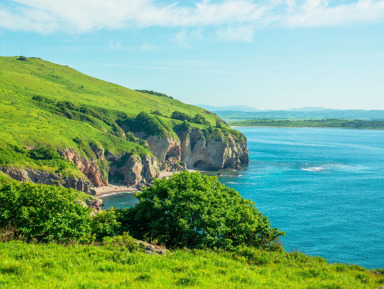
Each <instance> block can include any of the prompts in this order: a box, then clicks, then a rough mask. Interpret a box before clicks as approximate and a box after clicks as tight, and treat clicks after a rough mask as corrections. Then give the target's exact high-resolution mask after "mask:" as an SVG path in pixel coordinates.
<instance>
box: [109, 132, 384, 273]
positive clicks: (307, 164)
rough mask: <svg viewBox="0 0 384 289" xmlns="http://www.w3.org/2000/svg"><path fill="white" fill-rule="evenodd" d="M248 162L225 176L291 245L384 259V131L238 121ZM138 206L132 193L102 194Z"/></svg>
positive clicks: (345, 258) (352, 258)
mask: <svg viewBox="0 0 384 289" xmlns="http://www.w3.org/2000/svg"><path fill="white" fill-rule="evenodd" d="M237 129H238V130H240V131H241V132H243V133H244V134H245V135H246V137H247V139H248V149H249V158H250V162H249V166H248V167H247V168H245V170H243V171H241V172H240V173H238V174H226V175H224V176H222V177H220V181H222V182H223V183H225V184H226V185H227V186H229V187H232V188H234V189H236V190H237V191H238V192H239V193H240V194H241V195H242V196H243V197H245V198H247V199H250V200H252V201H254V202H255V205H256V207H257V208H258V209H259V210H260V211H261V212H262V213H263V214H264V215H266V216H268V217H269V219H270V221H271V225H272V226H273V227H278V228H279V229H280V230H282V231H285V232H286V236H285V237H283V238H282V242H283V245H284V248H285V249H286V250H287V251H293V250H298V251H300V252H302V253H305V254H309V255H312V256H321V257H324V258H326V259H327V261H329V262H340V263H353V264H359V265H361V266H365V267H367V268H380V267H381V268H383V267H384V131H379V130H346V129H321V128H250V127H242V128H237ZM103 200H104V203H105V204H106V205H107V207H109V206H111V205H113V206H115V207H124V206H133V205H134V203H135V202H136V201H137V200H135V199H134V198H132V196H131V195H129V194H117V195H112V196H109V197H106V198H104V199H103Z"/></svg>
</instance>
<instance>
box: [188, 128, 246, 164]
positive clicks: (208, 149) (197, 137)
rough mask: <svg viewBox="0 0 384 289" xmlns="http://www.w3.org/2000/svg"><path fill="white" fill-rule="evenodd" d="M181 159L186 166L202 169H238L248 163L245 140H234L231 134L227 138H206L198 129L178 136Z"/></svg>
mask: <svg viewBox="0 0 384 289" xmlns="http://www.w3.org/2000/svg"><path fill="white" fill-rule="evenodd" d="M180 140H181V148H182V154H181V160H182V161H183V162H185V163H186V164H187V167H188V168H198V169H203V170H220V169H226V168H234V169H239V168H240V165H241V164H248V149H247V141H246V139H245V138H244V140H243V141H238V140H237V141H236V140H235V139H234V138H233V137H232V136H228V137H227V139H226V140H225V139H220V138H218V139H212V140H210V139H208V140H206V139H205V137H204V136H203V134H202V132H201V131H200V130H199V129H192V131H191V133H190V134H184V135H181V136H180Z"/></svg>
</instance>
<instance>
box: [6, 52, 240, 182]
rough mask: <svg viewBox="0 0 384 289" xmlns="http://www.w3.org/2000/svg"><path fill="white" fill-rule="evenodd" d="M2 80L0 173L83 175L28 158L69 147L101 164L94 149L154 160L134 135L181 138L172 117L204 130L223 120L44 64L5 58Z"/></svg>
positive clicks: (60, 163) (177, 122) (36, 60)
mask: <svg viewBox="0 0 384 289" xmlns="http://www.w3.org/2000/svg"><path fill="white" fill-rule="evenodd" d="M20 60H22V61H20ZM0 77H1V81H0V123H1V124H2V127H1V130H0V166H10V167H18V168H31V169H39V170H43V171H49V172H52V173H61V174H63V175H66V176H82V174H81V172H80V171H79V170H78V169H77V168H76V167H74V166H71V165H70V164H69V163H68V162H66V161H65V160H63V159H60V158H58V157H57V156H56V157H55V158H50V159H41V158H36V156H35V157H33V153H29V152H28V151H29V150H31V149H34V148H36V147H37V146H38V145H41V146H42V147H47V148H48V147H51V148H54V149H56V151H60V150H61V151H62V150H64V149H68V148H71V149H73V150H75V151H76V152H77V153H79V154H80V155H81V156H83V157H85V158H87V159H96V155H95V153H94V151H93V150H92V149H91V148H92V147H97V148H100V149H104V151H105V152H107V151H108V152H111V153H113V154H114V155H121V154H124V153H127V152H128V153H130V154H137V155H140V156H143V155H146V154H151V152H150V151H149V148H148V146H147V144H146V142H145V141H144V140H139V139H137V138H135V137H132V135H130V134H129V133H132V132H145V133H146V134H147V135H148V134H155V135H172V136H174V137H175V138H177V134H176V132H175V131H176V130H177V128H178V127H180V125H181V124H182V123H183V121H181V120H177V119H172V118H171V117H170V116H171V115H172V113H173V112H175V111H178V112H180V113H182V114H185V115H189V116H191V117H190V118H191V122H190V125H191V126H192V127H195V128H199V129H209V127H211V126H214V125H215V124H216V122H217V121H220V119H219V118H218V117H217V116H216V115H214V114H212V113H209V112H207V111H205V110H204V109H202V108H199V107H195V106H192V105H187V104H184V103H182V102H180V101H178V100H175V99H173V98H172V97H169V96H167V95H165V94H162V93H158V92H154V91H147V90H141V91H133V90H130V89H128V88H124V87H121V86H118V85H115V84H112V83H108V82H104V81H101V80H98V79H95V78H92V77H90V76H87V75H84V74H81V73H79V72H77V71H75V70H73V69H71V68H70V67H68V66H60V65H56V64H53V63H50V62H48V61H44V60H41V59H39V58H33V57H30V58H28V59H27V58H25V57H22V56H20V57H0ZM220 130H223V132H222V133H221V135H222V136H223V137H227V135H233V136H235V137H237V136H238V135H239V133H238V132H236V131H234V130H232V129H230V128H229V127H227V126H225V127H223V128H220ZM224 130H225V133H224ZM240 137H241V134H240ZM99 166H101V167H103V168H106V167H107V166H108V164H107V163H104V164H99ZM102 171H103V170H102ZM104 175H106V173H105V172H104Z"/></svg>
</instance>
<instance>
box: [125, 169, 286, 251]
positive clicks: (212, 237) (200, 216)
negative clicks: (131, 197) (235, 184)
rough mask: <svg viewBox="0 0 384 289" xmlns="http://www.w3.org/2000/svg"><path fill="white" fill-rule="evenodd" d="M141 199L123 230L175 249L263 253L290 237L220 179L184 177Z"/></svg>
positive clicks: (164, 182) (147, 192)
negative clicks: (259, 250) (242, 247)
mask: <svg viewBox="0 0 384 289" xmlns="http://www.w3.org/2000/svg"><path fill="white" fill-rule="evenodd" d="M137 197H138V199H139V200H140V202H139V203H138V204H136V206H135V207H133V208H132V209H130V210H127V211H125V212H126V215H125V216H124V218H120V219H124V220H125V221H124V222H122V225H123V226H128V228H129V231H130V232H131V233H132V234H133V236H134V237H136V238H138V239H143V238H145V239H147V240H153V239H157V240H158V242H159V243H164V244H166V246H167V247H170V248H182V247H188V248H223V249H233V248H234V247H236V246H239V245H247V246H254V247H263V246H267V245H269V244H271V243H272V242H273V241H275V240H276V239H277V238H278V237H279V236H281V235H284V233H283V232H279V231H278V229H277V228H270V224H269V221H268V218H267V217H264V216H263V215H262V214H261V213H259V211H258V210H257V209H256V208H255V207H254V203H253V202H251V201H248V200H245V199H244V198H242V197H241V196H240V195H239V193H238V192H236V191H235V190H233V189H231V188H226V187H225V186H224V185H223V184H221V183H220V182H219V181H218V179H217V178H216V177H209V176H206V175H202V174H199V173H189V172H188V171H183V172H181V173H179V174H175V175H173V176H172V177H170V178H169V180H165V179H163V180H158V179H157V180H155V181H154V183H153V186H152V187H150V188H144V189H143V192H142V193H141V194H138V195H137Z"/></svg>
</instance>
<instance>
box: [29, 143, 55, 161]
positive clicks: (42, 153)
mask: <svg viewBox="0 0 384 289" xmlns="http://www.w3.org/2000/svg"><path fill="white" fill-rule="evenodd" d="M28 157H30V158H31V159H34V160H53V159H61V158H62V157H61V156H60V155H59V153H58V152H57V151H56V149H55V148H54V147H51V146H41V145H38V146H36V147H35V148H34V149H32V150H30V151H29V153H28Z"/></svg>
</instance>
